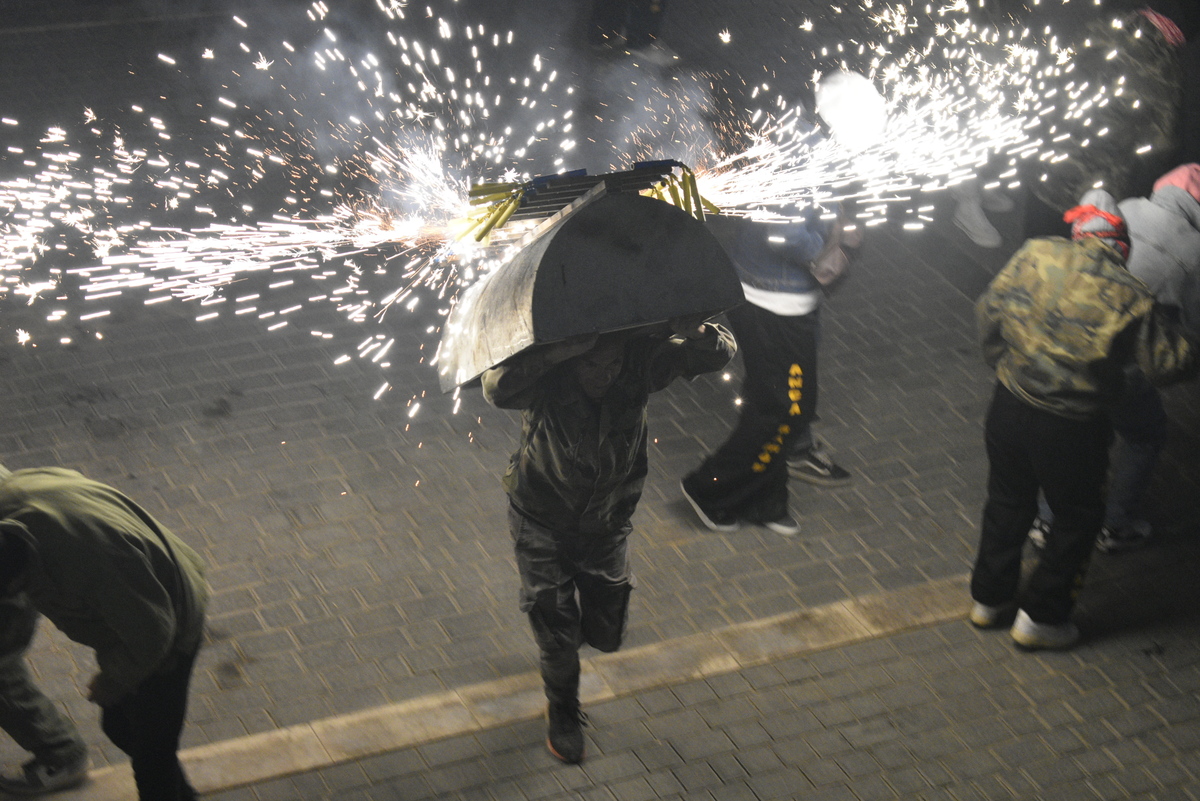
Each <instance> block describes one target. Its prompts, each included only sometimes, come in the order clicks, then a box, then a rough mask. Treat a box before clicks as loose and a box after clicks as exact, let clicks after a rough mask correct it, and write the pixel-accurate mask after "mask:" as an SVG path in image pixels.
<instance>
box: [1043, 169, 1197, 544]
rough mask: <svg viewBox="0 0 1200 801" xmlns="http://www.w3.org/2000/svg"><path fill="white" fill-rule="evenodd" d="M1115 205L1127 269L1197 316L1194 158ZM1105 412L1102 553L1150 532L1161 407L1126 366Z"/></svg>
mask: <svg viewBox="0 0 1200 801" xmlns="http://www.w3.org/2000/svg"><path fill="white" fill-rule="evenodd" d="M1120 211H1121V214H1122V215H1123V216H1124V217H1125V222H1126V224H1127V225H1128V226H1129V238H1130V252H1129V261H1128V262H1127V264H1126V266H1127V267H1128V269H1129V272H1130V273H1131V274H1132V275H1134V276H1136V277H1137V278H1140V279H1142V281H1144V282H1145V284H1146V286H1147V287H1149V288H1150V291H1151V292H1152V293H1153V294H1154V297H1155V299H1156V300H1157V301H1158V302H1159V303H1160V304H1161V305H1163V306H1164V307H1166V309H1167V311H1168V312H1169V313H1170V314H1171V315H1173V316H1175V317H1177V318H1179V319H1181V320H1183V321H1184V322H1185V324H1191V325H1195V323H1196V321H1197V320H1200V308H1196V304H1197V300H1198V299H1197V298H1196V297H1195V286H1196V283H1197V281H1200V164H1183V165H1181V166H1179V167H1176V168H1175V169H1173V170H1171V171H1170V172H1168V173H1167V174H1165V175H1163V176H1162V177H1161V178H1159V179H1158V181H1157V182H1156V183H1155V184H1154V193H1153V194H1152V195H1151V196H1150V197H1149V198H1141V197H1137V198H1129V199H1127V200H1123V201H1121V203H1120ZM1112 420H1113V427H1114V429H1115V430H1116V433H1117V435H1118V438H1117V444H1116V447H1115V448H1114V450H1113V469H1112V476H1111V478H1110V479H1109V488H1108V503H1107V505H1106V506H1105V513H1104V526H1103V527H1102V528H1101V530H1100V538H1099V539H1098V540H1097V541H1096V548H1097V549H1098V550H1100V551H1101V552H1103V553H1119V552H1122V551H1128V550H1132V549H1134V548H1139V547H1141V546H1142V545H1144V544H1145V543H1146V541H1147V540H1149V539H1150V536H1151V533H1152V527H1151V525H1150V523H1149V522H1148V521H1147V520H1145V519H1144V518H1143V516H1142V496H1143V495H1144V494H1145V491H1146V487H1147V486H1148V485H1149V483H1150V476H1151V473H1152V472H1153V471H1154V466H1155V464H1156V463H1157V462H1158V455H1159V453H1160V452H1161V451H1162V448H1163V446H1164V445H1165V444H1166V442H1167V412H1166V409H1164V408H1163V402H1162V398H1161V397H1160V396H1159V393H1158V390H1157V389H1156V388H1155V387H1154V385H1153V384H1151V383H1150V382H1149V381H1147V380H1146V377H1145V376H1144V375H1142V373H1141V372H1140V371H1137V370H1131V371H1130V372H1129V374H1128V376H1127V384H1126V387H1125V391H1124V392H1123V394H1122V396H1121V399H1120V400H1119V401H1118V402H1117V404H1116V406H1115V407H1114V408H1113V410H1112ZM1051 519H1052V515H1051V513H1050V511H1049V508H1048V507H1046V506H1045V505H1044V501H1043V505H1042V506H1041V512H1040V515H1039V519H1038V520H1037V521H1035V522H1034V525H1033V528H1032V529H1031V530H1030V538H1031V539H1032V540H1033V541H1034V545H1035V546H1036V547H1039V548H1040V547H1041V545H1042V543H1043V542H1044V539H1045V532H1046V531H1047V530H1048V529H1049V525H1050V520H1051Z"/></svg>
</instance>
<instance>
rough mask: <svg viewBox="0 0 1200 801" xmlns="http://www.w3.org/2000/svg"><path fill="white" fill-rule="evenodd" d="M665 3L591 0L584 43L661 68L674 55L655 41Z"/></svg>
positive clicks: (673, 59) (631, 0) (664, 1)
mask: <svg viewBox="0 0 1200 801" xmlns="http://www.w3.org/2000/svg"><path fill="white" fill-rule="evenodd" d="M666 4H667V0H592V16H591V20H590V22H589V24H588V44H590V45H591V46H592V49H594V50H596V51H599V52H605V51H609V52H618V51H621V50H625V51H627V52H629V53H631V54H632V55H634V56H640V57H641V58H644V59H645V60H646V61H648V62H649V63H651V64H653V65H655V66H659V67H664V66H668V65H669V64H671V63H673V62H675V61H677V60H678V58H679V57H678V56H677V55H675V53H674V52H672V51H671V49H670V48H668V47H667V46H666V45H664V44H663V42H662V40H661V39H660V38H659V31H660V30H661V29H662V18H663V11H664V10H665V8H666Z"/></svg>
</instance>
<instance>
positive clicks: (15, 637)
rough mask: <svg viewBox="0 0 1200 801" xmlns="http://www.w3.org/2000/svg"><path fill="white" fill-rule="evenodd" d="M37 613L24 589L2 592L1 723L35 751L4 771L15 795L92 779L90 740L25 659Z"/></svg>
mask: <svg viewBox="0 0 1200 801" xmlns="http://www.w3.org/2000/svg"><path fill="white" fill-rule="evenodd" d="M0 471H3V468H0ZM4 475H7V473H6V472H5V473H4ZM37 619H38V614H37V612H36V611H35V610H34V608H33V605H32V604H30V603H29V598H27V597H26V596H25V594H24V593H17V594H15V595H11V596H7V597H2V598H0V729H4V731H5V732H7V733H8V735H9V736H10V737H12V738H13V740H14V741H16V743H17V745H19V746H21V747H22V748H24V749H25V750H26V751H29V752H30V753H32V754H33V759H31V760H29V761H28V762H26V763H25V764H24V765H22V766H21V767H20V768H18V769H15V770H6V771H5V772H4V773H3V774H0V790H2V791H4V792H6V793H10V794H12V795H29V796H32V795H42V794H44V793H53V792H57V791H59V790H66V789H67V788H70V787H75V786H77V785H79V784H82V783H83V782H84V780H85V779H87V765H88V759H87V746H86V745H85V744H84V742H83V739H82V738H81V737H80V736H79V730H78V729H76V728H75V724H74V723H72V722H71V719H70V718H68V717H67V716H66V715H64V714H63V713H62V712H60V711H59V710H58V707H57V706H55V705H54V702H53V701H51V700H50V699H49V698H47V697H46V696H45V695H44V694H43V693H42V691H41V690H39V689H38V687H37V685H36V684H34V682H33V676H31V675H30V673H29V667H28V665H26V664H25V652H26V651H27V650H29V645H30V643H32V642H33V635H34V632H35V631H36V630H37Z"/></svg>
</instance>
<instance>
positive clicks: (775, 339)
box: [683, 303, 807, 524]
mask: <svg viewBox="0 0 1200 801" xmlns="http://www.w3.org/2000/svg"><path fill="white" fill-rule="evenodd" d="M728 319H729V323H730V326H731V328H732V329H733V332H734V335H735V336H736V337H737V340H738V348H739V350H740V352H741V354H742V360H743V367H744V372H745V378H744V380H743V382H742V387H741V401H742V404H741V409H740V412H739V416H738V421H737V424H736V426H735V427H734V430H733V432H732V433H731V434H730V435H729V437H728V439H726V441H725V443H724V444H723V445H722V446H721V447H720V448H719V449H718V450H717V451H716V452H715V453H713V454H712V455H711V456H709V457H708V459H706V460H705V462H704V463H703V464H702V465H700V467H698V468H697V469H696V470H695V471H693V472H692V473H690V474H689V475H688V476H686V477H685V478H684V480H683V490H684V492H685V493H686V494H687V496H688V498H689V500H690V501H691V502H692V503H693V505H695V506H699V507H700V509H701V510H702V511H703V513H704V514H705V515H706V516H707V517H708V518H709V519H711V520H713V521H714V522H716V523H718V524H726V523H735V522H736V521H739V520H741V521H746V522H751V523H764V524H766V523H774V522H776V521H780V520H782V519H784V518H787V517H788V492H787V476H788V474H787V453H788V450H789V449H790V448H791V444H792V439H793V437H794V436H795V429H794V428H793V425H794V423H795V422H796V421H797V420H799V419H800V418H801V417H803V406H802V403H803V402H804V397H803V396H804V392H805V391H806V390H805V386H804V384H805V376H804V375H803V371H802V368H801V366H800V365H799V364H798V363H797V362H796V361H795V360H794V359H793V357H792V354H793V352H794V344H795V343H794V340H795V334H794V332H793V331H792V330H791V328H790V326H791V324H792V321H793V320H795V319H796V318H785V317H780V316H778V315H775V314H772V313H770V312H768V311H766V310H765V309H760V308H759V307H757V306H754V305H753V304H749V303H745V304H742V305H741V306H738V307H736V308H735V309H733V310H731V311H730V312H729V313H728ZM805 419H807V418H805Z"/></svg>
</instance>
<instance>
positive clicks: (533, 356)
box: [481, 334, 597, 409]
mask: <svg viewBox="0 0 1200 801" xmlns="http://www.w3.org/2000/svg"><path fill="white" fill-rule="evenodd" d="M596 339H597V336H596V334H585V335H583V336H578V337H571V338H570V339H565V340H563V341H562V342H555V343H553V344H551V345H544V346H541V347H537V348H533V349H530V350H528V351H525V352H523V353H519V354H517V355H516V356H514V357H512V358H511V359H508V360H506V361H505V362H503V363H502V364H499V365H497V366H496V367H493V368H491V369H490V370H486V371H484V373H483V376H482V377H481V381H482V384H483V397H485V398H487V400H488V403H490V404H492V405H493V406H496V407H498V408H500V409H525V408H528V406H529V404H530V403H532V401H533V398H534V388H535V386H536V384H537V382H538V380H539V379H540V378H542V376H544V375H546V373H548V372H550V371H551V370H553V369H554V368H555V367H557V366H558V365H560V364H562V363H563V362H565V361H566V360H567V359H570V358H573V357H575V356H578V355H580V354H582V353H587V352H588V351H589V350H591V349H592V348H593V347H594V346H595V344H596Z"/></svg>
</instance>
